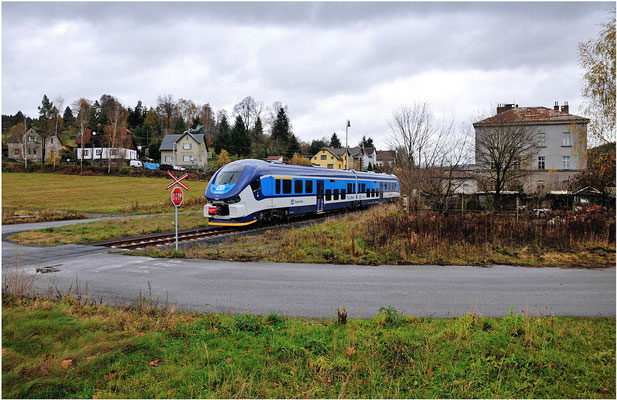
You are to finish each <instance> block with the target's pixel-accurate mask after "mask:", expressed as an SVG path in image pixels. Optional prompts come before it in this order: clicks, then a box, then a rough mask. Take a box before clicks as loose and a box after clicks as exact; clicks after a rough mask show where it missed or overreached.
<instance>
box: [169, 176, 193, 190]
mask: <svg viewBox="0 0 617 400" xmlns="http://www.w3.org/2000/svg"><path fill="white" fill-rule="evenodd" d="M167 175H169V177H170V178H171V179H173V180H174V181H173V182H172V183H170V184H169V185H167V187H165V189H166V190H167V189H171V188H172V187H174V186H175V185H180V186H182V187H183V188H185V189H186V190H189V187H188V186H186V185H185V184H184V183H182V182H180V181H181V180H183V179H185V178H186V177H187V176H189V174H188V173H186V174H184V175H182V176H181V177H180V178H176V177H175V176H173V175H172V173H171V172H169V171H167Z"/></svg>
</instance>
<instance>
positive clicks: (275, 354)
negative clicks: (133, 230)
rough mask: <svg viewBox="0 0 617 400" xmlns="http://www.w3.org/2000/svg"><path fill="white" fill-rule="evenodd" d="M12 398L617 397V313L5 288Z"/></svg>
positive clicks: (6, 374)
mask: <svg viewBox="0 0 617 400" xmlns="http://www.w3.org/2000/svg"><path fill="white" fill-rule="evenodd" d="M2 324H3V331H2V346H3V348H2V354H3V355H2V396H3V397H4V398H17V397H19V398H64V397H66V398H93V397H95V396H96V397H97V398H110V397H123V398H202V397H207V398H232V397H234V398H247V397H259V398H282V397H285V398H290V397H294V398H337V397H344V398H359V397H371V398H384V397H386V398H412V397H421V398H432V397H443V398H452V397H468V398H471V397H484V398H495V397H510V398H592V397H594V398H596V397H597V398H614V396H615V320H614V319H604V318H598V319H580V318H559V317H544V318H542V317H532V316H527V315H513V314H508V315H506V316H505V317H504V318H484V317H481V316H477V315H475V314H467V315H465V316H463V317H460V318H454V319H441V320H438V319H426V318H415V317H411V316H404V315H401V314H400V313H399V312H398V311H397V310H395V309H394V308H392V307H384V308H382V309H381V310H380V312H379V313H378V314H377V315H376V316H375V317H374V318H373V319H369V320H356V319H346V323H341V322H340V320H339V321H337V319H336V318H334V316H333V319H328V320H312V319H294V318H284V317H281V316H280V315H276V314H270V315H267V316H253V315H238V316H232V315H216V314H196V313H178V312H171V311H168V312H164V311H160V312H155V311H153V309H152V308H148V307H145V308H143V307H129V308H124V309H122V308H112V307H106V306H102V305H87V304H84V303H83V302H78V301H75V300H73V299H71V298H70V297H65V298H64V300H62V301H59V302H53V301H50V300H46V299H42V298H31V299H27V298H19V297H14V296H5V297H3V313H2Z"/></svg>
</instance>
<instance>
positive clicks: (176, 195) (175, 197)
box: [165, 171, 189, 251]
mask: <svg viewBox="0 0 617 400" xmlns="http://www.w3.org/2000/svg"><path fill="white" fill-rule="evenodd" d="M167 175H169V177H170V178H171V179H173V180H174V181H173V182H172V183H170V184H169V185H167V186H166V187H165V190H168V189H171V188H172V187H173V188H174V189H173V190H172V191H171V203H172V204H173V205H174V207H175V208H176V251H178V207H180V206H181V205H182V202H183V201H184V193H183V192H182V189H181V188H180V187H179V186H182V187H183V188H185V189H186V190H189V187H188V186H186V185H185V184H184V183H182V182H181V181H182V180H183V179H185V178H186V177H188V176H189V174H184V175H182V176H181V177H180V178H176V177H175V176H174V175H173V174H172V173H171V172H169V171H167Z"/></svg>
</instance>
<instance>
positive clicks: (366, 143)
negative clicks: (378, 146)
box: [359, 136, 375, 147]
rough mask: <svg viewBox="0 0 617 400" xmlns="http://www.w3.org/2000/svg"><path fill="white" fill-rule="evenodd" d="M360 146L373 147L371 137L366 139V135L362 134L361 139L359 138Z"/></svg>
mask: <svg viewBox="0 0 617 400" xmlns="http://www.w3.org/2000/svg"><path fill="white" fill-rule="evenodd" d="M359 146H360V147H375V145H374V144H373V138H371V137H369V138H368V139H367V138H366V136H362V140H360V144H359Z"/></svg>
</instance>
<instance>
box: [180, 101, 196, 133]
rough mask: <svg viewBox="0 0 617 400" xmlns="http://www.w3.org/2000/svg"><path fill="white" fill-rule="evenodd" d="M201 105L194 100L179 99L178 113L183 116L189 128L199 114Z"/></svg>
mask: <svg viewBox="0 0 617 400" xmlns="http://www.w3.org/2000/svg"><path fill="white" fill-rule="evenodd" d="M199 108H200V107H199V106H197V105H195V103H194V102H193V100H186V99H179V100H178V113H179V114H180V115H182V118H183V119H184V121H185V122H186V126H187V127H188V128H190V127H191V125H192V124H193V120H194V119H195V118H196V117H197V116H198V114H199Z"/></svg>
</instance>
